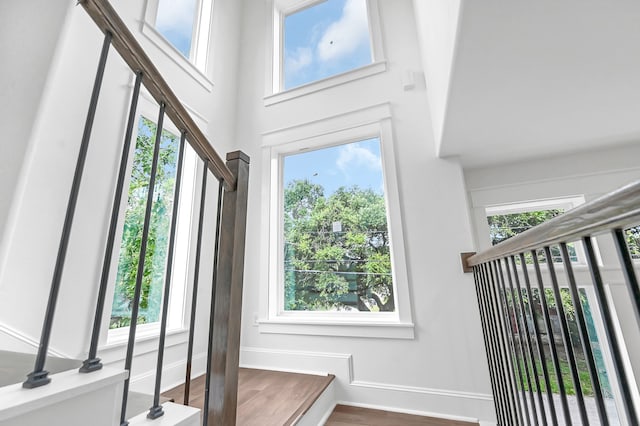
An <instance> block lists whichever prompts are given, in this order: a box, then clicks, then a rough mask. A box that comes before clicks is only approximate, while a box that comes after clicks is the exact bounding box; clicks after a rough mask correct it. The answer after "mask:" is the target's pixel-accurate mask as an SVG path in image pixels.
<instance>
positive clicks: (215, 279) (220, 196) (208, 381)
mask: <svg viewBox="0 0 640 426" xmlns="http://www.w3.org/2000/svg"><path fill="white" fill-rule="evenodd" d="M223 188H224V182H223V181H220V184H219V185H218V206H217V208H216V212H217V213H216V236H215V243H214V247H213V278H212V280H211V308H210V311H209V339H208V346H207V369H206V373H205V383H204V407H203V409H202V426H207V424H208V422H209V391H210V388H211V359H212V358H213V357H212V351H213V323H214V319H215V307H216V286H217V284H218V259H219V257H220V256H219V248H220V226H221V224H222V221H221V219H222V200H223V197H224V195H223V194H224V192H223Z"/></svg>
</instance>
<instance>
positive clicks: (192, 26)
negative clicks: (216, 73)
mask: <svg viewBox="0 0 640 426" xmlns="http://www.w3.org/2000/svg"><path fill="white" fill-rule="evenodd" d="M148 5H149V6H148V9H147V10H148V11H147V17H146V19H147V21H148V22H149V23H150V24H151V23H153V24H151V25H152V26H153V27H154V28H155V32H154V31H151V32H149V33H147V34H148V35H149V36H150V37H151V38H152V40H153V41H154V42H156V44H158V45H159V46H161V47H164V46H163V44H165V43H164V42H162V41H160V40H158V37H157V36H154V33H155V34H158V33H159V34H160V35H161V36H162V37H163V38H164V40H165V41H167V42H169V44H171V45H172V46H173V47H174V48H175V49H176V50H177V51H178V52H180V53H181V54H182V55H183V56H184V57H185V58H187V59H188V60H189V62H191V63H193V64H194V65H195V66H196V67H197V68H198V69H200V70H201V71H204V69H205V68H206V62H207V51H208V47H209V33H210V29H211V12H212V9H213V0H149V2H148ZM165 50H166V49H165Z"/></svg>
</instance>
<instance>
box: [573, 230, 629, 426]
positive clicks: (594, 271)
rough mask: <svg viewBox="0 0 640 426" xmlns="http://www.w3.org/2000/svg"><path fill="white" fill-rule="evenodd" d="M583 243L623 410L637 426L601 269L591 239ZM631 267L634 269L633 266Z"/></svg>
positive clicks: (584, 240) (585, 239)
mask: <svg viewBox="0 0 640 426" xmlns="http://www.w3.org/2000/svg"><path fill="white" fill-rule="evenodd" d="M622 237H623V239H622V242H623V243H624V235H622ZM582 242H583V243H584V247H585V250H586V252H587V262H588V264H589V272H590V273H591V279H592V280H593V286H594V289H595V293H596V298H597V299H598V307H599V309H600V316H601V317H602V322H603V323H604V330H605V333H606V335H607V343H608V345H609V351H610V352H611V356H612V358H613V366H614V369H615V373H616V377H617V378H618V382H619V383H620V388H621V390H622V398H623V399H624V404H623V408H624V410H625V413H626V415H627V420H628V421H629V424H631V425H637V424H640V421H639V419H638V415H637V414H636V410H635V408H634V407H635V404H634V401H633V394H632V390H631V385H630V383H629V380H628V378H627V377H628V376H627V372H626V371H625V367H624V360H623V359H622V353H621V352H622V351H621V350H620V343H619V342H618V336H617V335H616V330H615V327H614V322H613V321H614V320H613V315H612V313H611V309H610V308H609V302H608V300H607V294H606V292H605V289H604V282H603V281H602V276H601V275H600V269H599V267H598V261H597V259H596V253H595V250H594V248H593V242H592V240H591V237H584V238H583V239H582ZM624 249H625V250H626V246H625V247H624ZM621 260H622V259H621ZM629 260H630V258H629ZM631 267H633V265H631ZM631 272H633V270H631ZM636 284H637V283H636Z"/></svg>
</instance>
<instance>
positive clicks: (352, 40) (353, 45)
mask: <svg viewBox="0 0 640 426" xmlns="http://www.w3.org/2000/svg"><path fill="white" fill-rule="evenodd" d="M282 44H283V49H284V52H283V55H282V58H281V60H282V68H283V75H282V82H281V84H282V87H283V88H284V89H290V88H293V87H297V86H301V85H303V84H307V83H311V82H314V81H317V80H321V79H323V78H327V77H330V76H333V75H336V74H339V73H343V72H345V71H349V70H352V69H355V68H358V67H361V66H363V65H367V64H370V63H371V62H372V59H373V55H372V46H371V36H370V29H369V19H368V11H367V0H326V1H322V2H318V3H316V4H314V5H312V6H310V7H307V8H304V9H302V10H297V11H294V12H292V13H289V14H286V15H284V19H283V25H282Z"/></svg>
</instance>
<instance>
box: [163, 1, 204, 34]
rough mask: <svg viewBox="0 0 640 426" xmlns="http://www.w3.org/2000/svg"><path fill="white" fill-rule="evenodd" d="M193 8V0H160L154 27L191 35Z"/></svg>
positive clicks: (194, 3) (194, 7)
mask: <svg viewBox="0 0 640 426" xmlns="http://www.w3.org/2000/svg"><path fill="white" fill-rule="evenodd" d="M195 10H196V1H195V0H161V1H160V4H159V5H158V15H157V16H156V28H159V29H162V30H165V31H167V30H168V31H175V32H178V33H184V34H185V35H187V36H191V31H192V30H193V21H194V18H195Z"/></svg>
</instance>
